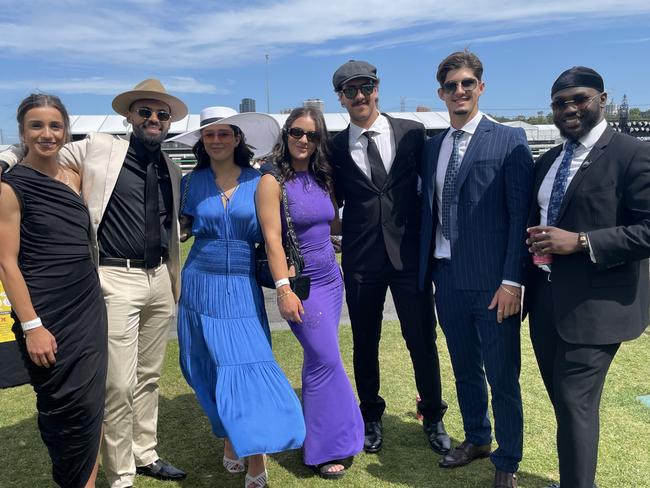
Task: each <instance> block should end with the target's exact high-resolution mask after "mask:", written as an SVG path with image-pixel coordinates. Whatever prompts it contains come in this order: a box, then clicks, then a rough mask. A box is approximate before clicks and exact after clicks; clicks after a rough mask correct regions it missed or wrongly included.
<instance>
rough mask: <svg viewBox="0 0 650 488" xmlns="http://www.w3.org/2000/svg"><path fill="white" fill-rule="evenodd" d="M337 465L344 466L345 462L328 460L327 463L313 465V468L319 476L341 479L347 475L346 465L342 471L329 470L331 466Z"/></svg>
mask: <svg viewBox="0 0 650 488" xmlns="http://www.w3.org/2000/svg"><path fill="white" fill-rule="evenodd" d="M337 465H341V466H343V463H341V462H340V461H328V462H326V463H321V464H317V465H316V466H312V469H313V470H314V472H315V473H316V474H317V475H318V476H320V477H321V478H323V479H325V480H340V479H341V478H343V476H345V467H344V468H343V469H342V470H340V471H329V468H331V467H332V466H337Z"/></svg>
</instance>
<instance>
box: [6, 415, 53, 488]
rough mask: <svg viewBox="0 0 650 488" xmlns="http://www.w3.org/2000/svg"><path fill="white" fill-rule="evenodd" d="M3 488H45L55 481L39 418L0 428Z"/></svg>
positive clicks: (32, 417) (33, 417) (31, 418)
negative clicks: (39, 429) (39, 425)
mask: <svg viewBox="0 0 650 488" xmlns="http://www.w3.org/2000/svg"><path fill="white" fill-rule="evenodd" d="M0 440H1V443H2V447H1V453H2V454H1V456H0V459H1V463H2V468H1V469H0V486H1V487H2V488H34V487H39V488H45V487H50V486H51V487H54V486H56V485H55V484H54V482H53V481H52V465H51V463H50V457H49V454H48V452H47V449H46V448H45V445H44V444H43V442H42V441H41V435H40V433H39V431H38V421H37V416H36V415H32V416H31V417H29V418H26V419H24V420H21V421H20V422H18V423H16V424H14V425H9V426H6V427H2V428H0Z"/></svg>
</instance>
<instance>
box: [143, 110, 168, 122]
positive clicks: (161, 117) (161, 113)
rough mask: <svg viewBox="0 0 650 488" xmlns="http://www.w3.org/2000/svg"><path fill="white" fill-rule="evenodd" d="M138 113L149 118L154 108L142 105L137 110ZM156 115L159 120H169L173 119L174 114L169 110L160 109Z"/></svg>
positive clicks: (144, 117)
mask: <svg viewBox="0 0 650 488" xmlns="http://www.w3.org/2000/svg"><path fill="white" fill-rule="evenodd" d="M136 112H137V114H138V115H139V116H140V117H142V118H143V119H148V118H149V117H151V114H153V110H151V109H150V108H147V107H142V108H139V109H138V110H136ZM156 117H158V120H160V121H161V122H167V121H168V120H169V119H171V117H172V114H170V113H169V112H167V111H166V110H158V111H157V112H156Z"/></svg>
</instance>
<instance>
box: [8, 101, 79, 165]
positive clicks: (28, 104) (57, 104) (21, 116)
mask: <svg viewBox="0 0 650 488" xmlns="http://www.w3.org/2000/svg"><path fill="white" fill-rule="evenodd" d="M40 107H53V108H55V109H57V110H58V111H59V113H60V114H61V117H63V131H64V138H63V142H64V143H65V142H70V116H69V115H68V111H67V110H66V108H65V105H63V102H62V101H61V99H60V98H59V97H57V96H56V95H48V94H46V93H32V94H31V95H29V96H27V98H25V99H24V100H23V101H22V102H20V105H18V110H17V111H16V121H17V122H18V133H19V134H20V138H21V139H22V137H23V132H24V131H23V124H24V122H25V115H26V114H27V112H29V111H30V110H31V109H33V108H40ZM25 154H27V148H26V147H25Z"/></svg>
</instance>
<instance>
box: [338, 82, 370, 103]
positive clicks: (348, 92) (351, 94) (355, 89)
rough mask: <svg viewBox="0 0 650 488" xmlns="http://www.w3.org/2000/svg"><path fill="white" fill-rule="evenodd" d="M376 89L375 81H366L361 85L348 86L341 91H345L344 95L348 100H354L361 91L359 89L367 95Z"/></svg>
mask: <svg viewBox="0 0 650 488" xmlns="http://www.w3.org/2000/svg"><path fill="white" fill-rule="evenodd" d="M374 89H375V84H374V83H365V84H363V85H360V86H346V87H345V88H343V89H342V90H341V91H342V92H343V95H345V98H347V99H348V100H354V99H355V98H356V97H357V93H359V91H361V93H363V95H364V96H366V97H367V96H369V95H370V94H371V93H372V92H373V91H374Z"/></svg>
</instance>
